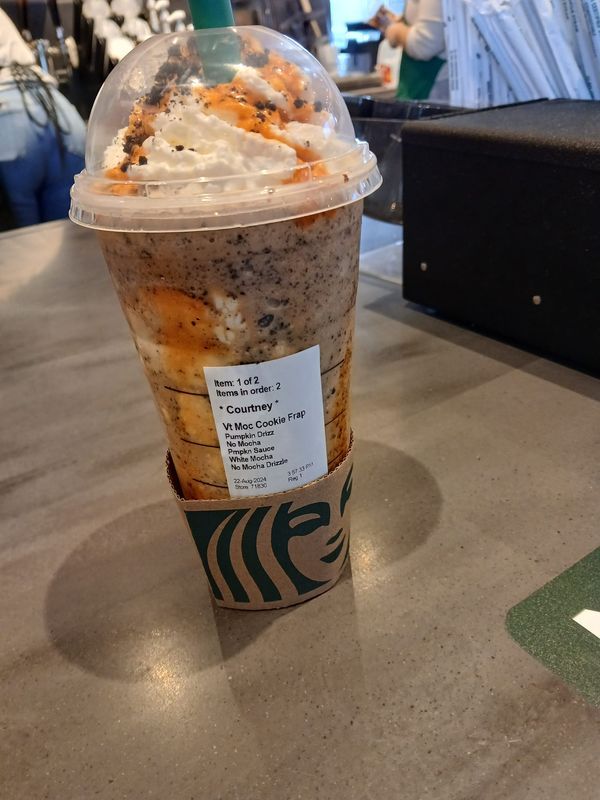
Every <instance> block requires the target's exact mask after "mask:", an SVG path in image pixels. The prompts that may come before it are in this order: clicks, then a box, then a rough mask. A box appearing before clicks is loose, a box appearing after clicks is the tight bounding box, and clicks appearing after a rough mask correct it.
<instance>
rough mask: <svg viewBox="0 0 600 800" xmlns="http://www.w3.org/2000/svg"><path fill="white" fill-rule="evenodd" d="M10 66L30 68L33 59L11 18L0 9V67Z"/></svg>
mask: <svg viewBox="0 0 600 800" xmlns="http://www.w3.org/2000/svg"><path fill="white" fill-rule="evenodd" d="M10 64H22V65H23V66H24V67H31V66H33V64H35V58H34V56H33V53H32V51H31V50H30V49H29V47H27V45H26V44H25V41H24V39H23V37H22V36H21V34H20V33H19V31H18V30H17V29H16V27H15V25H14V24H13V21H12V20H11V18H10V17H9V16H8V14H6V13H5V12H4V11H3V10H2V9H1V8H0V67H8V66H10Z"/></svg>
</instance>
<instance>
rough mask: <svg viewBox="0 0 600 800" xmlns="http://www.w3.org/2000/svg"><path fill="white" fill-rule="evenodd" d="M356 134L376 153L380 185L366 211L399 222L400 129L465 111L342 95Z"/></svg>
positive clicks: (369, 198)
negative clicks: (411, 122) (407, 123)
mask: <svg viewBox="0 0 600 800" xmlns="http://www.w3.org/2000/svg"><path fill="white" fill-rule="evenodd" d="M344 100H345V101H346V105H347V106H348V110H349V111H350V116H351V117H352V122H353V123H354V128H355V131H356V135H357V136H358V138H359V139H364V140H365V141H367V142H368V143H369V147H370V148H371V150H372V151H373V152H374V153H375V155H376V156H377V160H378V162H379V169H380V171H381V174H382V176H383V185H382V186H381V188H380V189H378V190H377V191H376V192H375V193H374V194H372V195H370V196H369V197H368V198H367V199H366V200H365V214H367V215H368V216H370V217H374V218H375V219H379V220H383V221H384V222H395V223H397V224H401V223H402V128H403V126H404V124H405V123H406V122H408V121H410V120H419V119H432V118H435V117H445V116H449V115H452V114H462V113H465V112H466V110H467V109H464V108H454V107H452V106H444V105H440V104H435V103H427V102H409V101H404V100H394V99H393V98H389V97H386V98H385V99H382V100H381V99H376V98H374V97H369V96H345V97H344Z"/></svg>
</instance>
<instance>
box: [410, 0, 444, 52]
mask: <svg viewBox="0 0 600 800" xmlns="http://www.w3.org/2000/svg"><path fill="white" fill-rule="evenodd" d="M404 19H405V20H406V23H407V24H408V25H410V31H409V33H408V36H407V38H406V43H405V45H404V49H405V50H406V52H407V53H408V55H409V56H412V58H416V59H417V60H418V61H429V60H430V59H432V58H433V57H434V56H439V57H440V58H444V59H445V58H446V41H445V38H444V14H443V10H442V0H406V8H405V10H404Z"/></svg>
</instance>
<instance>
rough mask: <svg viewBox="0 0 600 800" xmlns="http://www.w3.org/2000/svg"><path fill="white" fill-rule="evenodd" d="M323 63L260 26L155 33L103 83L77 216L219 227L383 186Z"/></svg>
mask: <svg viewBox="0 0 600 800" xmlns="http://www.w3.org/2000/svg"><path fill="white" fill-rule="evenodd" d="M380 182H381V178H380V176H379V172H378V170H377V166H376V160H375V157H374V156H373V154H372V153H370V152H369V149H368V146H367V145H366V144H365V143H363V142H358V141H357V140H356V139H355V136H354V129H353V127H352V121H351V119H350V115H349V113H348V110H347V108H346V104H345V103H344V100H343V98H342V96H341V94H340V92H339V91H338V89H337V87H336V86H335V84H334V83H333V81H332V80H331V78H330V76H329V75H328V74H327V72H326V71H325V69H324V68H323V67H322V65H321V64H320V63H319V62H318V61H317V60H316V59H315V58H314V57H313V56H311V55H310V53H308V52H307V51H306V50H304V49H303V48H302V47H301V46H300V45H299V44H297V43H296V42H294V41H293V40H292V39H289V38H287V37H285V36H282V35H281V34H279V33H276V32H275V31H272V30H268V29H267V28H260V27H248V28H243V27H241V28H226V29H210V30H201V31H184V32H181V33H173V34H164V35H159V36H153V37H151V38H150V39H148V40H147V41H146V42H144V43H143V44H141V45H138V47H136V48H135V49H134V50H132V52H131V53H129V54H128V55H127V56H126V57H125V58H124V59H123V61H121V62H120V64H118V66H117V67H116V68H115V69H114V70H113V71H112V72H111V74H110V75H109V77H108V79H107V80H106V82H105V84H104V85H103V87H102V89H101V90H100V92H99V94H98V97H97V99H96V102H95V104H94V107H93V109H92V113H91V116H90V120H89V131H88V140H87V148H86V169H85V170H84V172H82V173H81V174H80V175H78V176H77V177H76V179H75V185H74V187H73V189H72V204H71V218H72V219H73V220H74V221H75V222H78V223H80V224H83V225H88V226H91V227H96V228H104V229H109V230H129V231H135V230H140V231H162V230H193V229H196V228H224V227H236V226H238V225H252V224H258V223H261V222H274V221H278V220H282V219H289V218H292V217H295V216H301V215H304V214H310V213H317V212H319V211H324V210H327V209H330V208H334V207H336V206H339V205H344V204H345V203H349V202H352V201H353V200H357V199H360V198H361V197H364V196H366V195H367V194H370V193H371V192H372V191H374V190H375V189H376V188H377V187H378V186H379V184H380Z"/></svg>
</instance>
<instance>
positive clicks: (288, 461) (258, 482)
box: [204, 345, 327, 497]
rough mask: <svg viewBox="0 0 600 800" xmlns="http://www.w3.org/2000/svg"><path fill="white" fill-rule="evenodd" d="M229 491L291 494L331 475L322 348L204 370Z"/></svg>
mask: <svg viewBox="0 0 600 800" xmlns="http://www.w3.org/2000/svg"><path fill="white" fill-rule="evenodd" d="M204 376H205V378H206V385H207V387H208V395H209V398H210V404H211V407H212V412H213V415H214V418H215V423H216V426H217V433H218V436H219V444H220V446H221V455H222V456H223V462H224V464H225V474H226V476H227V484H228V486H229V493H230V494H231V496H232V497H256V496H259V495H263V494H274V493H275V492H284V491H287V490H288V489H293V488H295V487H298V486H304V485H305V484H307V483H310V482H311V481H314V480H316V479H317V478H321V477H322V476H323V475H326V474H327V447H326V443H325V420H324V416H323V394H322V390H321V368H320V354H319V346H318V345H316V346H315V347H309V348H308V349H307V350H303V351H301V352H300V353H294V355H291V356H285V357H284V358H278V359H275V360H274V361H264V362H263V363H262V364H243V365H240V366H236V367H204Z"/></svg>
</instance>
